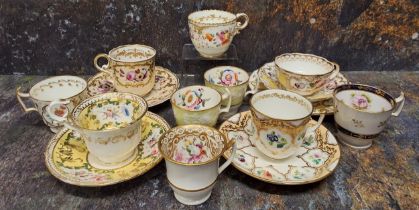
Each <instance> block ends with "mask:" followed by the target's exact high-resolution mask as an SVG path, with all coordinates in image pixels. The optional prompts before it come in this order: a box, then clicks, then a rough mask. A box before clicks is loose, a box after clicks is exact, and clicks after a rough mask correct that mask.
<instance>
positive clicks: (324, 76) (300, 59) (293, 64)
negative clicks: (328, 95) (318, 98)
mask: <svg viewBox="0 0 419 210" xmlns="http://www.w3.org/2000/svg"><path fill="white" fill-rule="evenodd" d="M275 64H276V65H277V67H278V73H277V75H278V80H279V83H280V84H281V86H283V87H284V88H285V89H286V90H289V91H292V92H295V93H298V94H300V95H303V96H309V95H313V94H314V93H316V92H318V91H320V90H321V89H323V88H324V86H325V85H326V84H327V83H328V82H329V81H330V80H332V79H333V78H335V77H336V76H337V75H338V73H339V65H337V64H336V63H333V62H330V61H328V60H327V59H325V58H322V57H319V56H316V55H312V54H302V53H285V54H282V55H280V56H277V57H276V58H275Z"/></svg>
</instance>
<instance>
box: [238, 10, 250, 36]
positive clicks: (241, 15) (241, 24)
mask: <svg viewBox="0 0 419 210" xmlns="http://www.w3.org/2000/svg"><path fill="white" fill-rule="evenodd" d="M239 18H244V22H240V21H237V23H236V33H235V34H238V33H240V30H243V29H244V28H246V27H247V25H248V24H249V16H247V15H246V14H244V13H238V14H236V20H238V19H239Z"/></svg>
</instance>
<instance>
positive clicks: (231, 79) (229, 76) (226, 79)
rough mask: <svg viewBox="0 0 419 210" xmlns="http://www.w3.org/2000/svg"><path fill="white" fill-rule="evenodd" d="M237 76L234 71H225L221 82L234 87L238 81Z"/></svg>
mask: <svg viewBox="0 0 419 210" xmlns="http://www.w3.org/2000/svg"><path fill="white" fill-rule="evenodd" d="M237 79H238V78H237V75H236V74H235V73H234V71H232V70H229V69H227V70H224V72H223V74H222V76H221V82H222V83H223V84H225V85H232V84H234V83H235V82H236V80H237Z"/></svg>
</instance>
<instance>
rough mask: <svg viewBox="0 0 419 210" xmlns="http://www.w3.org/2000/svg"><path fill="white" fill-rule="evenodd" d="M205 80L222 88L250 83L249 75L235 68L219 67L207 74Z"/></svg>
mask: <svg viewBox="0 0 419 210" xmlns="http://www.w3.org/2000/svg"><path fill="white" fill-rule="evenodd" d="M204 78H205V80H207V81H208V82H210V83H212V84H214V85H221V86H237V85H241V84H244V83H246V82H247V81H249V74H248V73H247V72H246V71H244V70H243V69H241V68H237V67H234V66H219V67H215V68H212V69H210V70H208V71H206V72H205V74H204Z"/></svg>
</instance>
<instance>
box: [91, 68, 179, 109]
mask: <svg viewBox="0 0 419 210" xmlns="http://www.w3.org/2000/svg"><path fill="white" fill-rule="evenodd" d="M155 70H156V83H155V85H154V87H153V89H152V90H151V92H150V93H148V94H147V95H145V96H144V99H145V100H146V101H147V104H148V107H152V106H156V105H158V104H161V103H163V102H165V101H167V100H169V99H170V97H171V96H172V94H173V93H174V92H176V90H177V89H178V88H179V79H178V78H177V76H176V75H175V74H174V73H172V72H171V71H170V70H169V69H166V68H163V67H161V66H156V67H155ZM115 91H116V89H115V87H114V85H113V83H112V80H111V79H110V78H109V75H108V74H106V73H103V72H100V73H97V74H96V75H95V76H93V77H91V78H90V79H89V81H88V82H87V94H88V95H89V96H94V95H98V94H102V93H108V92H115Z"/></svg>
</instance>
